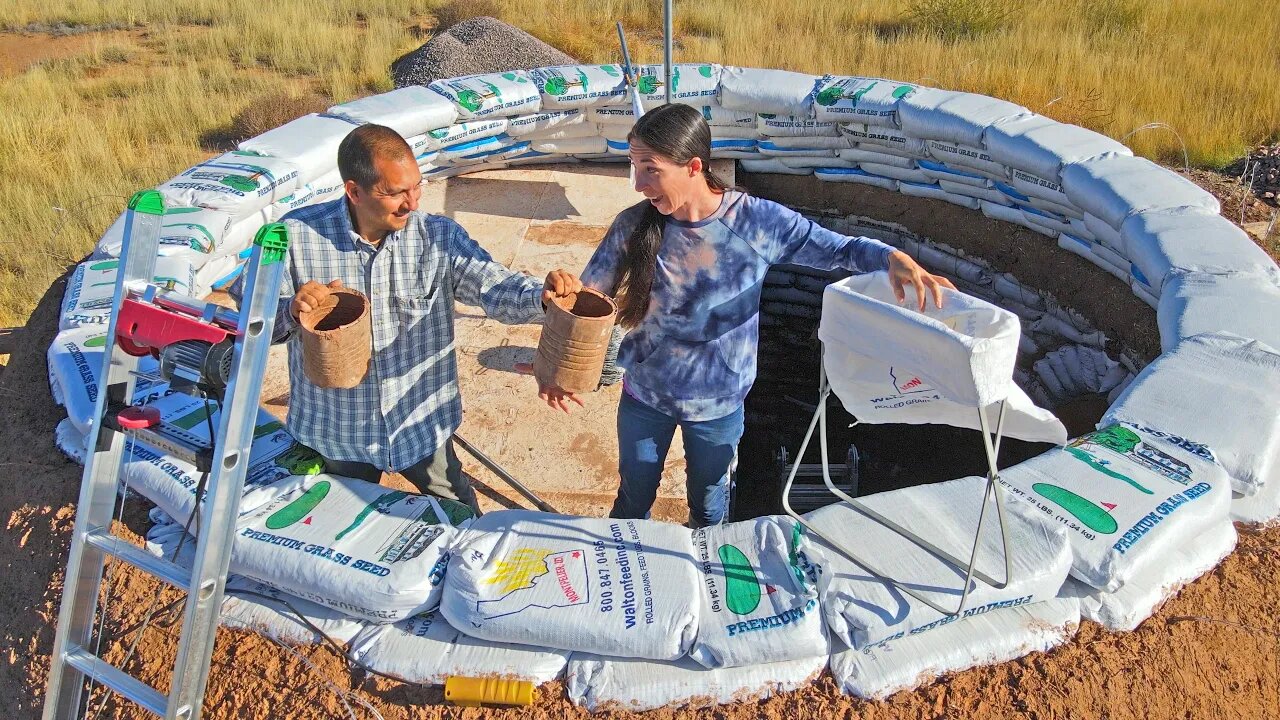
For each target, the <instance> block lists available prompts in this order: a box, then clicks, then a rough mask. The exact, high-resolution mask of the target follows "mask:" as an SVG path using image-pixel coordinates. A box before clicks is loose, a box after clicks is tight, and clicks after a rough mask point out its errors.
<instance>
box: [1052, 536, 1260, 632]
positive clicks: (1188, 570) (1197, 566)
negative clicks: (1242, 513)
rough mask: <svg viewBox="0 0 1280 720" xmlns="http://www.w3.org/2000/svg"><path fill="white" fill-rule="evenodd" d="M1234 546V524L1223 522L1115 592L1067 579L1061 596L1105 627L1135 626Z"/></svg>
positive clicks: (1214, 564) (1124, 628)
mask: <svg viewBox="0 0 1280 720" xmlns="http://www.w3.org/2000/svg"><path fill="white" fill-rule="evenodd" d="M1235 547H1236V529H1235V527H1234V526H1233V525H1232V524H1231V523H1222V524H1220V525H1218V526H1216V527H1214V528H1213V529H1211V530H1209V531H1207V532H1205V533H1204V534H1202V535H1201V536H1200V537H1198V538H1196V539H1195V540H1194V541H1193V542H1191V543H1188V544H1187V545H1186V546H1185V547H1182V548H1178V549H1177V550H1175V551H1174V552H1171V553H1169V554H1168V556H1166V557H1164V558H1162V561H1161V562H1160V563H1159V564H1157V565H1153V566H1152V567H1149V568H1147V569H1146V570H1144V571H1143V572H1140V573H1138V574H1136V575H1134V576H1133V578H1132V579H1130V580H1129V582H1127V583H1125V584H1124V587H1122V588H1120V589H1119V590H1117V591H1115V592H1106V591H1104V590H1098V589H1097V588H1093V587H1090V586H1088V585H1086V584H1084V583H1082V582H1080V581H1078V580H1072V579H1068V580H1067V583H1066V585H1063V586H1062V597H1066V598H1075V599H1078V600H1079V601H1080V614H1081V615H1082V616H1083V617H1085V618H1088V619H1089V620H1093V621H1094V622H1097V623H1099V624H1101V625H1102V626H1104V627H1106V628H1107V629H1108V630H1134V629H1136V628H1137V627H1138V626H1139V625H1141V624H1142V622H1143V621H1144V620H1146V619H1147V618H1149V617H1151V616H1152V615H1153V614H1155V613H1156V611H1158V610H1159V609H1160V606H1161V605H1163V604H1164V602H1165V601H1166V600H1168V599H1169V598H1171V597H1173V596H1174V595H1175V594H1176V593H1177V592H1178V591H1179V590H1181V589H1182V587H1183V586H1184V585H1186V584H1187V583H1190V582H1192V581H1194V580H1195V579H1196V578H1198V577H1200V576H1201V575H1204V574H1205V573H1207V572H1209V571H1210V570H1212V569H1213V568H1215V567H1217V565H1218V563H1220V562H1222V559H1223V558H1225V557H1226V556H1228V555H1230V554H1231V551H1232V550H1234V549H1235Z"/></svg>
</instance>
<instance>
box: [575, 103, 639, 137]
mask: <svg viewBox="0 0 1280 720" xmlns="http://www.w3.org/2000/svg"><path fill="white" fill-rule="evenodd" d="M587 121H588V122H593V123H599V124H601V125H617V126H621V127H624V128H630V127H631V126H632V125H635V124H636V113H635V111H634V110H632V109H631V106H629V105H624V106H621V107H593V108H591V109H590V110H589V111H587ZM623 134H625V132H624V133H623Z"/></svg>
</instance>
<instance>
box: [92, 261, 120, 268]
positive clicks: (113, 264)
mask: <svg viewBox="0 0 1280 720" xmlns="http://www.w3.org/2000/svg"><path fill="white" fill-rule="evenodd" d="M118 267H120V261H119V260H103V261H102V262H96V263H94V264H92V265H90V266H89V269H90V270H115V269H116V268H118Z"/></svg>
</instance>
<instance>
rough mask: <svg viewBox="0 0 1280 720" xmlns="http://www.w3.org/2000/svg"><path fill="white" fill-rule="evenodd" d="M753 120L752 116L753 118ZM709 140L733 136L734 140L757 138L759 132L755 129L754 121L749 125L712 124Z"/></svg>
mask: <svg viewBox="0 0 1280 720" xmlns="http://www.w3.org/2000/svg"><path fill="white" fill-rule="evenodd" d="M753 120H754V118H753ZM710 127H711V142H715V141H716V140H726V139H729V138H733V139H736V140H759V139H760V133H759V132H757V131H756V126H755V123H754V122H752V123H751V124H750V125H745V126H740V125H712V126H710Z"/></svg>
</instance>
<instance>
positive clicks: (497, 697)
mask: <svg viewBox="0 0 1280 720" xmlns="http://www.w3.org/2000/svg"><path fill="white" fill-rule="evenodd" d="M444 699H445V700H448V701H449V702H451V703H453V704H455V705H461V706H463V707H480V706H481V705H519V706H527V705H531V704H533V683H531V682H529V681H528V680H509V679H505V678H495V677H487V678H474V677H451V678H447V679H446V680H445V681H444Z"/></svg>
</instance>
